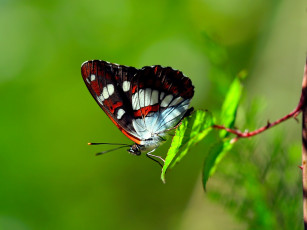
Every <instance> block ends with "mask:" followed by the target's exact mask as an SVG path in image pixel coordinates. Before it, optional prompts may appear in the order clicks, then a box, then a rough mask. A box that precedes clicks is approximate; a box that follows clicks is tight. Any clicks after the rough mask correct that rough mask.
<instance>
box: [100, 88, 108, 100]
mask: <svg viewBox="0 0 307 230" xmlns="http://www.w3.org/2000/svg"><path fill="white" fill-rule="evenodd" d="M102 96H103V97H104V99H108V98H109V93H108V89H107V87H103V90H102Z"/></svg>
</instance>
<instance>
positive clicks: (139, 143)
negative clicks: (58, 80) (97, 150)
mask: <svg viewBox="0 0 307 230" xmlns="http://www.w3.org/2000/svg"><path fill="white" fill-rule="evenodd" d="M81 74H82V77H83V80H84V82H85V84H86V86H87V87H88V89H89V91H90V93H91V94H92V96H93V98H94V99H95V100H96V102H97V103H98V105H99V106H100V107H101V108H102V109H103V110H104V112H105V113H106V114H107V115H108V117H109V118H110V119H111V120H112V122H113V123H114V124H115V125H116V126H117V127H118V129H119V130H120V131H121V132H122V133H123V134H125V135H126V136H127V137H128V138H129V139H130V140H132V141H133V142H135V144H133V145H132V146H131V147H130V149H129V150H128V151H129V152H130V153H132V154H135V155H140V154H141V152H149V153H150V152H152V151H154V150H155V149H156V148H157V147H159V146H160V145H161V144H162V143H163V142H165V136H166V133H167V131H168V130H170V129H174V127H176V126H177V125H178V124H179V123H180V121H181V120H182V119H183V117H184V116H185V115H187V113H188V111H189V110H188V107H189V103H190V100H191V99H192V97H193V95H194V86H193V85H192V83H191V80H190V79H189V78H187V77H186V76H184V75H183V74H182V72H180V71H178V70H174V69H172V68H171V67H161V66H159V65H156V66H145V67H143V68H142V69H136V68H134V67H128V66H124V65H118V64H112V63H109V62H106V61H99V60H93V61H87V62H84V63H83V64H82V66H81Z"/></svg>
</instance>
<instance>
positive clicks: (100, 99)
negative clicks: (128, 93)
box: [97, 94, 104, 105]
mask: <svg viewBox="0 0 307 230" xmlns="http://www.w3.org/2000/svg"><path fill="white" fill-rule="evenodd" d="M97 100H98V101H99V102H100V103H101V104H102V105H103V103H102V102H103V101H104V97H103V96H102V94H101V95H100V96H97Z"/></svg>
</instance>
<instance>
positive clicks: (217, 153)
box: [203, 139, 233, 190]
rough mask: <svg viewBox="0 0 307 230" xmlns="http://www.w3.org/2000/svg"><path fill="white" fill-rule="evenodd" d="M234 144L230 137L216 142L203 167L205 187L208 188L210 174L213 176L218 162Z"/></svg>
mask: <svg viewBox="0 0 307 230" xmlns="http://www.w3.org/2000/svg"><path fill="white" fill-rule="evenodd" d="M232 146H233V144H232V143H231V140H230V139H225V140H224V141H222V140H220V141H219V142H218V143H216V144H214V145H213V146H212V147H211V149H210V150H209V153H208V155H207V157H206V159H205V164H204V169H203V187H204V189H205V190H206V184H207V181H208V179H209V177H210V176H212V175H213V174H214V173H215V171H216V167H217V165H218V163H219V162H220V161H221V160H222V158H223V157H224V155H225V154H226V153H227V152H229V151H230V150H231V148H232Z"/></svg>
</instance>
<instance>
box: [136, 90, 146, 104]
mask: <svg viewBox="0 0 307 230" xmlns="http://www.w3.org/2000/svg"><path fill="white" fill-rule="evenodd" d="M136 93H138V94H139V98H138V103H139V105H140V108H143V107H145V91H144V90H143V89H140V90H139V91H138V92H136Z"/></svg>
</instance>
